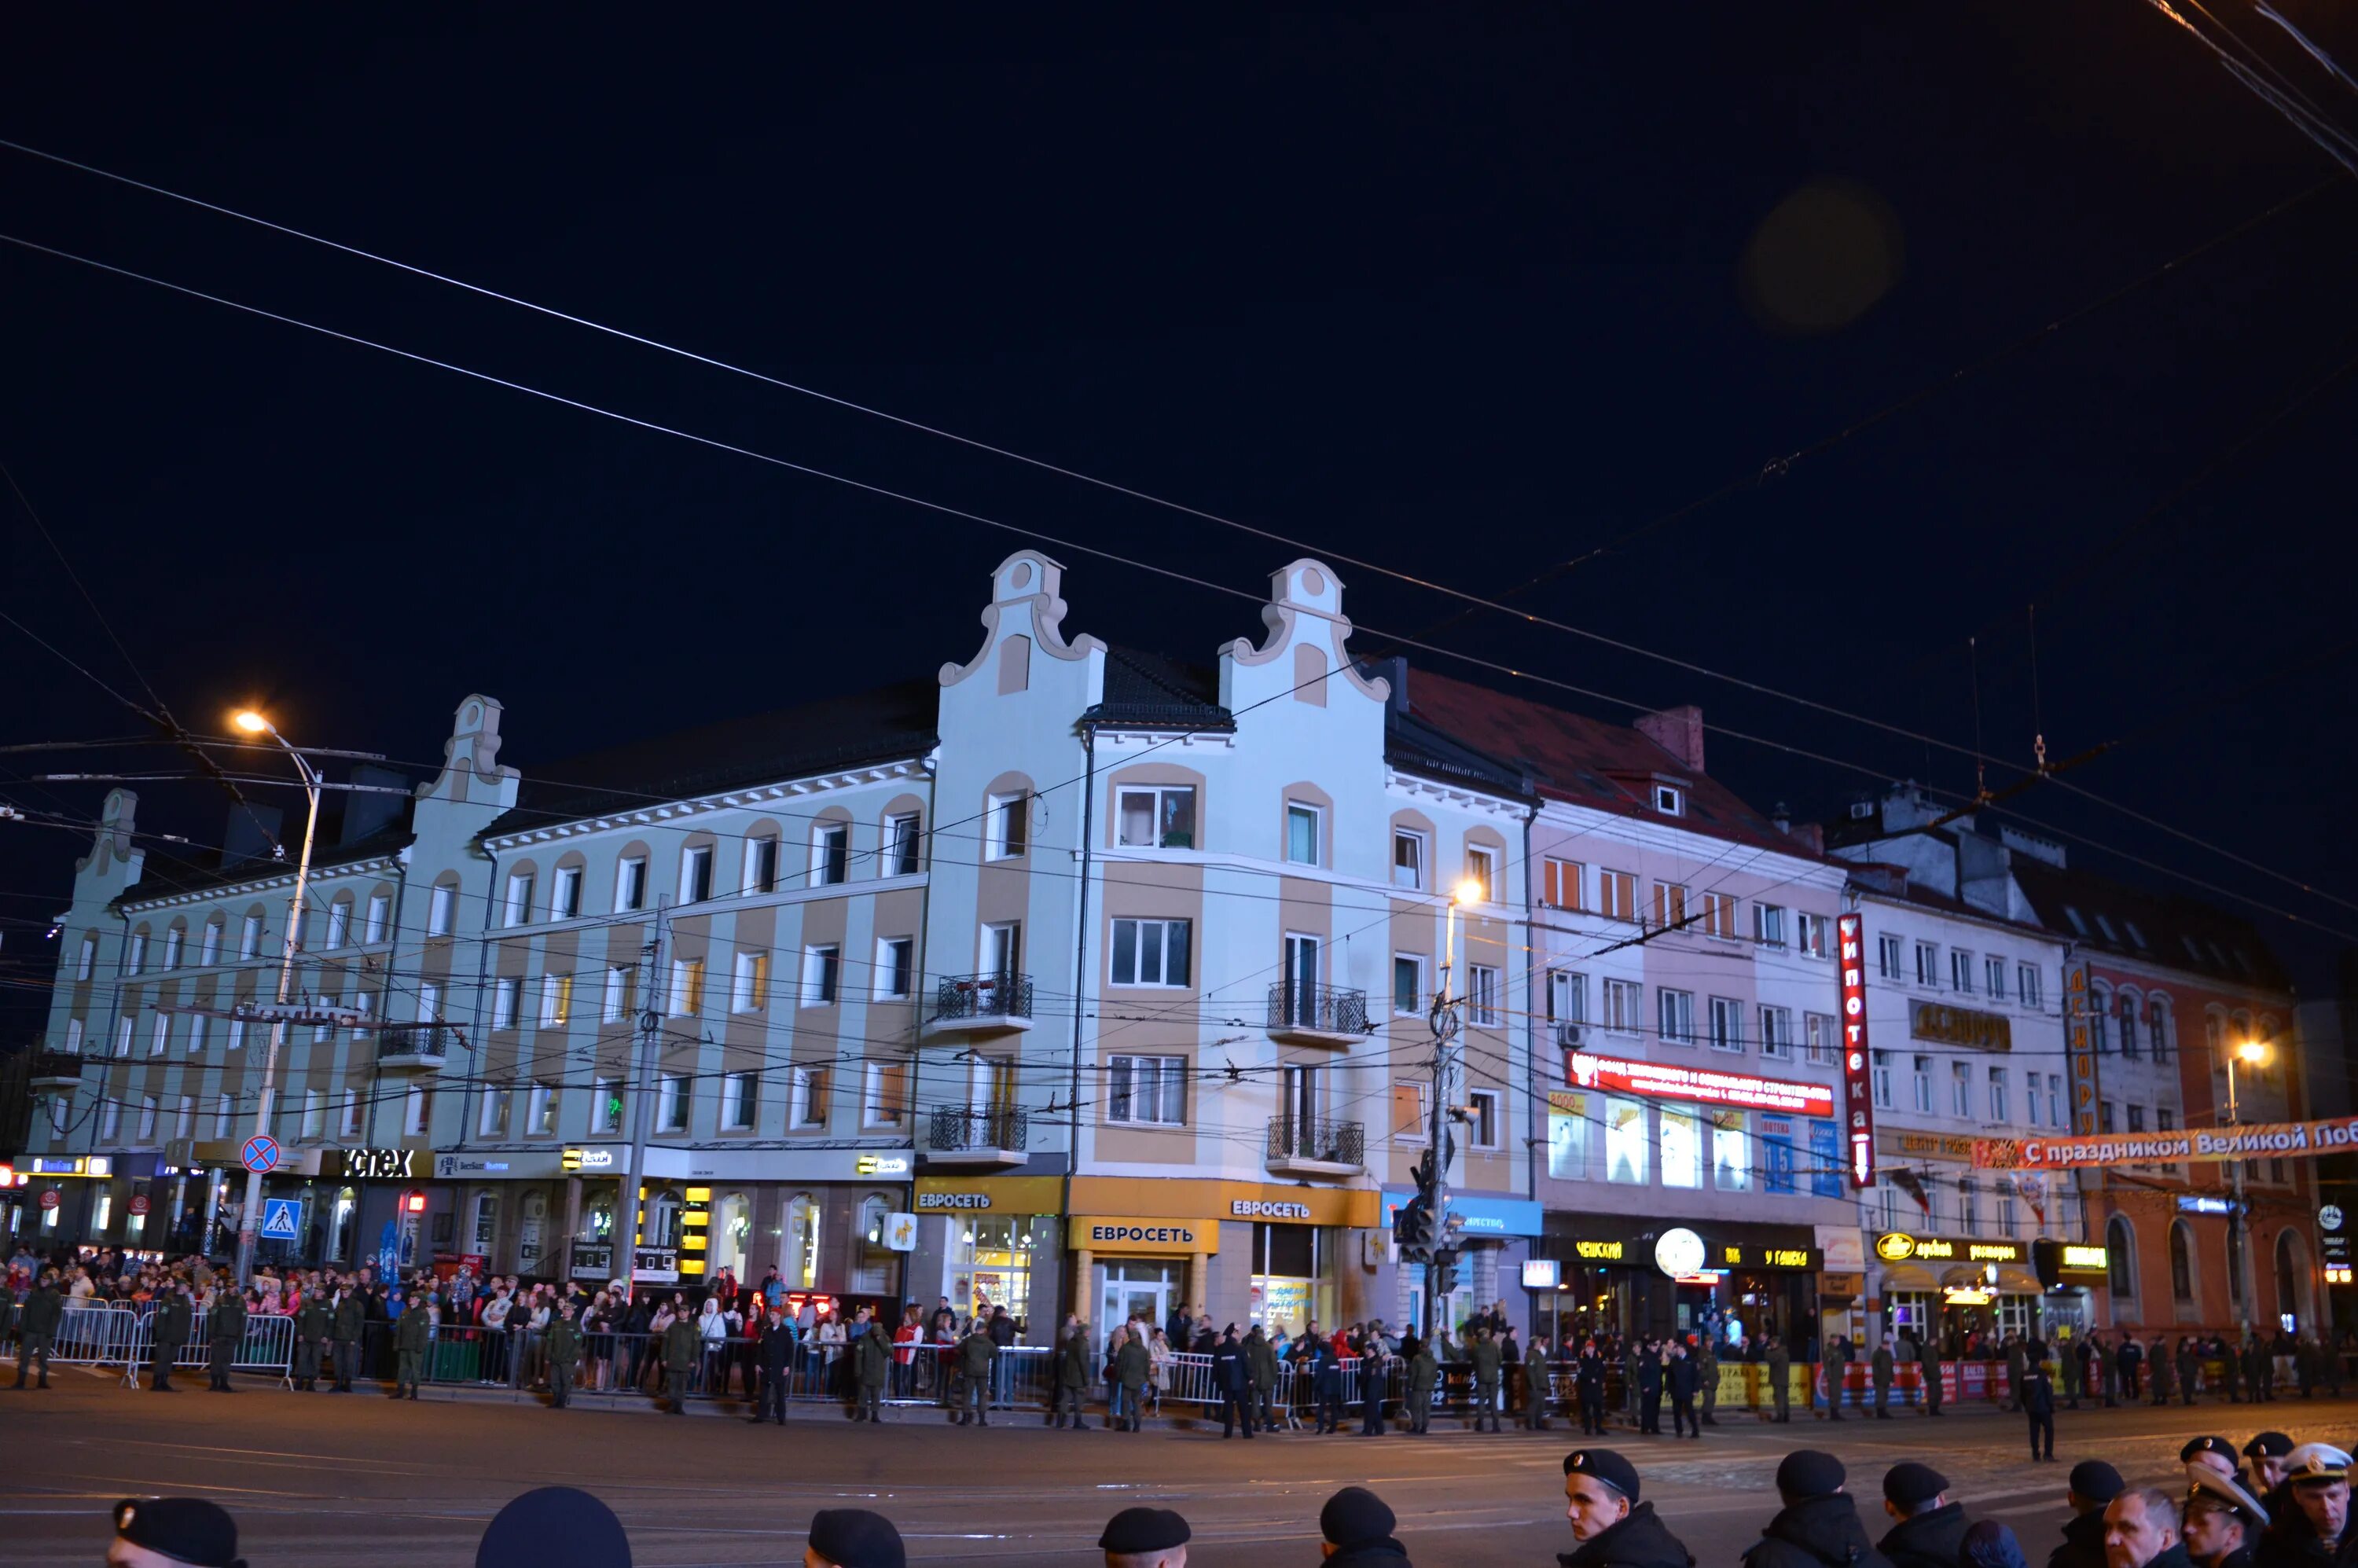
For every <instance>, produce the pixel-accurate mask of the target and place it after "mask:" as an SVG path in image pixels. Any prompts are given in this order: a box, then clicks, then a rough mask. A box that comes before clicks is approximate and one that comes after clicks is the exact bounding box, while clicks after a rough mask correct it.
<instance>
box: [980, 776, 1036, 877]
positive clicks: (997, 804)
mask: <svg viewBox="0 0 2358 1568" xmlns="http://www.w3.org/2000/svg"><path fill="white" fill-rule="evenodd" d="M1031 806H1032V797H1031V795H1029V794H1028V793H1025V792H1023V791H1021V790H1019V791H1017V792H1016V793H1015V794H1013V795H992V796H991V797H990V805H989V806H988V807H986V809H985V810H984V813H983V836H982V855H983V859H985V860H1015V859H1017V858H1019V857H1021V856H1022V854H1023V852H1024V849H1025V848H1026V847H1027V845H1028V843H1029V841H1030V837H1031V835H1030V828H1031V826H1032V810H1031Z"/></svg>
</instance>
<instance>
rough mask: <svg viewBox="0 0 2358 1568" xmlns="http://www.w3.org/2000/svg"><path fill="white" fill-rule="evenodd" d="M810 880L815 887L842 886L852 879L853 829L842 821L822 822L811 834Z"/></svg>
mask: <svg viewBox="0 0 2358 1568" xmlns="http://www.w3.org/2000/svg"><path fill="white" fill-rule="evenodd" d="M810 880H811V885H812V886H813V887H823V888H831V887H840V886H841V885H842V884H843V883H845V882H847V881H850V880H851V829H850V828H849V827H846V826H844V825H843V824H842V823H840V822H824V823H821V824H820V825H819V827H818V828H817V831H815V832H814V833H812V835H811V869H810Z"/></svg>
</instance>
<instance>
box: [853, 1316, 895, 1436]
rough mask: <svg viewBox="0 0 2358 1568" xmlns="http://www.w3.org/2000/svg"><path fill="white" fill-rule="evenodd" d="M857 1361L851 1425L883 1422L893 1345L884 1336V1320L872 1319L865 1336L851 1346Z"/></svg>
mask: <svg viewBox="0 0 2358 1568" xmlns="http://www.w3.org/2000/svg"><path fill="white" fill-rule="evenodd" d="M851 1353H852V1355H853V1356H854V1357H858V1359H859V1363H860V1365H859V1368H858V1370H857V1373H856V1376H857V1377H858V1379H859V1388H860V1403H859V1407H858V1408H857V1409H855V1410H854V1411H852V1412H851V1419H852V1420H854V1421H866V1422H882V1420H883V1419H884V1383H885V1380H886V1379H889V1378H891V1377H892V1339H891V1337H890V1336H887V1335H886V1334H885V1332H884V1320H883V1319H882V1318H881V1317H880V1318H871V1320H870V1321H869V1324H868V1332H867V1333H865V1334H863V1335H861V1336H860V1343H859V1344H858V1345H856V1346H852V1352H851Z"/></svg>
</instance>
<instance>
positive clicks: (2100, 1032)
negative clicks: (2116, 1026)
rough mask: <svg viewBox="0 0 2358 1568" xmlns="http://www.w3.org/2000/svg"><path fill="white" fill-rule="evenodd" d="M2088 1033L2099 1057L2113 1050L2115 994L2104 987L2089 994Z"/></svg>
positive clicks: (2097, 988) (2099, 987)
mask: <svg viewBox="0 0 2358 1568" xmlns="http://www.w3.org/2000/svg"><path fill="white" fill-rule="evenodd" d="M2088 1033H2089V1035H2090V1042H2089V1043H2090V1044H2093V1046H2094V1047H2095V1049H2096V1054H2097V1055H2099V1056H2105V1055H2110V1054H2112V1049H2113V993H2112V992H2111V991H2109V990H2107V989H2104V987H2103V986H2098V987H2096V988H2095V989H2093V990H2092V991H2090V992H2089V993H2088Z"/></svg>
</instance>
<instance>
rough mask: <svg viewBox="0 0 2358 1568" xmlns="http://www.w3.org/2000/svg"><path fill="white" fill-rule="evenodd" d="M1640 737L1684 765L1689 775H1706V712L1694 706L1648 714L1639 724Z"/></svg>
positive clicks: (1691, 704)
mask: <svg viewBox="0 0 2358 1568" xmlns="http://www.w3.org/2000/svg"><path fill="white" fill-rule="evenodd" d="M1638 733H1639V734H1640V735H1643V736H1644V737H1646V739H1647V740H1649V741H1652V742H1653V743H1654V744H1655V745H1657V746H1660V748H1661V749H1662V750H1664V751H1665V752H1669V753H1670V754H1671V756H1673V757H1676V758H1677V759H1678V760H1679V761H1680V762H1684V763H1685V764H1686V766H1687V769H1688V771H1689V772H1691V773H1702V772H1703V771H1704V768H1703V709H1702V708H1697V707H1695V706H1694V704H1693V703H1688V704H1687V705H1686V706H1684V707H1682V708H1664V709H1663V710H1662V711H1661V712H1660V713H1649V714H1647V715H1646V716H1644V717H1643V718H1641V719H1639V720H1638Z"/></svg>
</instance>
